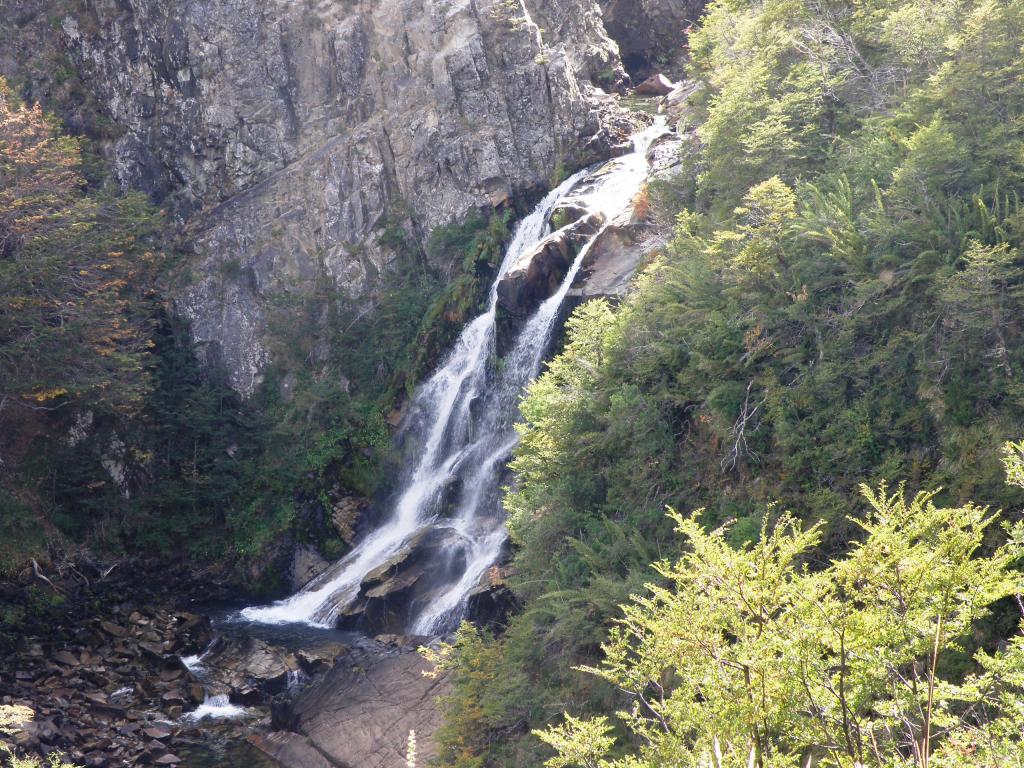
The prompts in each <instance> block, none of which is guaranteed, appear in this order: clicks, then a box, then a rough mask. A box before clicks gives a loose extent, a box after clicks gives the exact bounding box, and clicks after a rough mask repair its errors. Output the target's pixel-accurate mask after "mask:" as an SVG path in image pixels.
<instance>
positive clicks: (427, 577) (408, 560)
mask: <svg viewBox="0 0 1024 768" xmlns="http://www.w3.org/2000/svg"><path fill="white" fill-rule="evenodd" d="M454 552H461V548H460V547H459V546H458V542H457V539H456V534H455V532H454V531H453V530H452V529H449V528H444V527H427V528H423V529H422V530H421V531H420V532H419V533H418V534H416V535H414V536H413V537H412V538H411V539H410V540H409V541H408V542H406V544H405V545H404V546H403V547H402V548H401V549H399V550H398V551H397V552H395V554H394V555H392V556H391V557H390V558H388V559H387V560H385V561H384V562H383V563H381V564H380V565H379V566H378V567H376V568H374V569H373V570H372V571H370V572H369V573H367V574H366V576H365V577H363V581H362V584H360V588H359V594H358V595H357V596H356V598H355V599H354V600H353V601H352V602H351V603H350V604H349V605H348V606H347V607H346V608H345V610H344V611H342V614H341V616H340V617H339V619H338V625H339V626H340V627H341V628H343V629H357V630H360V631H363V632H367V633H370V634H377V633H381V632H401V631H402V630H403V628H404V627H406V626H407V625H408V624H409V621H410V619H411V618H412V616H413V614H414V613H415V611H416V610H417V609H418V608H422V606H423V605H425V604H426V603H428V602H429V601H430V600H431V598H432V596H433V593H434V591H435V590H436V589H437V588H438V587H439V586H440V585H442V584H444V583H446V582H447V581H449V580H450V579H452V578H455V577H456V576H457V575H458V574H459V573H460V571H461V569H462V568H464V567H465V562H464V558H460V557H459V556H453V554H452V553H454Z"/></svg>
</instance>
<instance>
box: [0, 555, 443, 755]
mask: <svg viewBox="0 0 1024 768" xmlns="http://www.w3.org/2000/svg"><path fill="white" fill-rule="evenodd" d="M120 569H121V573H119V574H118V573H110V572H107V573H106V574H103V572H102V571H101V570H99V569H96V570H97V573H96V574H93V578H92V579H89V577H88V576H86V575H84V574H82V571H85V570H86V568H85V566H83V565H81V564H80V565H79V567H77V568H75V569H74V572H75V573H78V574H80V578H79V577H75V576H71V575H70V574H71V571H70V570H68V571H67V572H66V573H65V575H66V578H62V577H61V574H60V573H59V572H54V573H50V574H44V573H39V574H36V575H33V576H32V577H31V582H32V583H31V584H29V585H26V584H24V583H22V584H18V585H14V584H10V585H5V587H6V593H5V594H4V595H2V597H4V598H5V599H7V600H8V601H10V602H9V603H8V607H9V608H10V609H12V610H14V609H17V608H18V604H17V601H19V600H20V601H21V602H22V603H24V605H22V606H21V607H20V609H21V610H22V611H23V612H24V616H25V619H24V623H23V625H22V626H21V628H20V631H19V632H17V633H16V634H11V635H7V636H5V637H4V638H3V640H4V650H3V654H2V658H3V667H2V670H0V703H2V704H7V705H21V706H25V707H28V708H29V709H31V710H32V711H33V712H34V718H33V719H32V720H31V721H26V722H24V723H22V724H21V727H20V730H19V731H18V732H17V733H15V734H13V735H12V736H10V737H8V738H7V739H6V740H7V741H8V742H10V743H12V744H13V745H14V746H15V747H16V748H17V750H18V751H19V752H21V753H23V754H30V755H32V754H34V755H39V756H47V755H49V754H51V753H54V752H57V753H60V754H62V755H64V756H66V758H67V759H69V760H72V761H74V762H75V763H76V764H78V765H82V766H92V767H95V768H107V767H110V768H113V767H114V766H137V765H154V766H182V767H184V766H191V767H192V768H205V766H218V768H232V766H238V767H239V768H241V767H242V766H244V768H266V767H267V766H274V765H284V766H293V767H294V768H310V767H311V766H312V767H314V768H315V767H316V766H320V765H323V766H359V768H363V767H364V766H380V768H386V767H388V766H398V765H403V764H404V762H403V761H404V749H405V744H406V741H407V738H408V734H409V732H410V731H415V732H416V733H417V734H418V747H419V749H418V751H419V754H420V755H421V757H424V759H425V758H427V757H429V756H430V755H431V754H433V751H434V745H433V744H432V742H431V740H430V734H431V733H432V732H433V730H434V729H435V728H436V726H437V724H438V721H439V714H438V708H437V703H436V699H437V697H438V696H439V695H442V694H443V693H444V692H445V691H446V690H447V681H446V680H445V678H444V676H440V677H429V676H425V675H424V674H423V672H425V671H429V670H428V664H427V662H426V661H425V660H424V659H423V658H422V657H421V656H420V655H419V654H418V653H416V648H417V646H418V645H419V644H420V643H421V642H423V641H424V640H425V639H424V638H414V637H401V636H395V635H381V636H378V637H376V638H369V637H365V636H362V635H355V634H351V633H348V634H346V633H341V632H337V631H334V630H318V629H313V628H308V627H301V626H292V627H274V626H253V625H249V624H245V623H240V622H238V621H237V620H234V619H233V617H234V616H235V614H234V612H233V611H230V610H223V609H221V610H219V611H217V612H214V613H212V616H213V619H214V620H213V621H212V622H211V617H210V614H208V613H206V612H204V611H203V610H201V609H196V608H195V607H194V606H193V605H189V604H188V598H187V597H182V598H179V600H180V601H182V602H178V603H172V602H168V601H167V598H166V597H161V595H168V594H173V591H172V590H166V591H163V590H160V589H159V585H160V584H161V583H163V581H164V580H167V579H170V580H171V581H174V582H175V583H176V584H177V588H178V593H177V594H179V595H186V596H187V595H189V594H192V595H196V594H201V595H204V596H206V597H213V598H217V597H221V596H222V594H223V593H224V592H226V590H225V589H224V588H223V587H221V586H220V585H218V584H216V583H209V582H204V581H203V580H202V579H197V578H196V576H195V574H193V573H191V572H189V571H188V570H187V569H184V568H183V569H181V570H180V571H175V570H174V569H171V570H169V571H164V572H163V574H162V575H159V576H157V575H153V574H149V573H145V575H143V571H144V569H143V571H140V566H138V565H125V564H122V565H121V566H120ZM140 583H145V584H147V585H148V586H147V587H146V588H139V587H138V586H137V585H138V584H140ZM183 585H185V586H186V587H188V588H186V589H183V588H182V587H183ZM28 601H35V605H29V604H28Z"/></svg>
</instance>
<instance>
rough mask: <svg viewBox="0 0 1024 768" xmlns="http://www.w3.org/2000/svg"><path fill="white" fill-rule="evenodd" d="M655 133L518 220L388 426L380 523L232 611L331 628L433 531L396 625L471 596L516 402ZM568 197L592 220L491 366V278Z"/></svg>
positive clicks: (424, 629) (447, 622)
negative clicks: (390, 491)
mask: <svg viewBox="0 0 1024 768" xmlns="http://www.w3.org/2000/svg"><path fill="white" fill-rule="evenodd" d="M664 131H665V128H664V123H663V122H661V121H659V122H658V123H656V124H655V125H654V126H651V127H650V128H647V129H645V130H644V131H642V132H640V133H638V134H637V135H636V136H635V137H634V138H633V151H632V152H631V153H629V154H626V155H623V156H621V157H618V158H615V159H612V160H610V161H608V162H606V163H604V164H602V165H601V166H600V167H598V168H596V169H595V168H590V169H586V170H583V171H580V172H579V173H576V174H575V175H573V176H572V177H571V178H569V179H567V180H566V181H564V182H563V183H562V184H560V185H559V186H558V187H557V188H556V189H554V190H552V191H551V192H550V193H548V194H547V195H546V196H545V197H544V199H543V200H541V201H540V203H538V204H537V206H536V207H535V208H534V210H533V211H532V212H531V213H530V214H529V215H528V216H526V217H525V218H524V219H522V220H521V221H520V222H519V224H518V226H517V227H516V229H515V232H514V235H513V237H512V240H511V242H510V243H509V245H508V247H507V249H506V251H505V255H504V258H503V260H502V264H501V266H500V267H499V269H498V273H497V276H496V277H495V280H494V283H493V284H492V286H491V289H490V294H489V296H488V300H487V307H486V310H485V311H484V312H483V313H482V314H480V315H479V316H478V317H476V318H475V319H474V320H472V321H471V322H470V323H468V324H467V325H466V326H465V328H464V329H463V330H462V332H461V334H460V335H459V337H458V340H457V341H456V343H455V345H454V347H453V348H452V350H451V351H450V352H449V353H448V355H447V357H446V358H445V360H444V362H443V364H442V365H441V366H440V368H438V370H437V371H436V372H435V373H434V374H433V375H432V376H431V377H430V378H429V379H428V380H427V381H426V382H425V383H424V384H422V385H421V386H420V387H419V388H418V389H417V391H416V393H415V395H414V396H413V398H412V401H411V405H410V408H409V411H408V414H407V416H406V418H405V419H404V421H403V425H402V427H401V429H400V431H399V434H398V440H399V442H400V445H401V446H402V448H403V452H404V455H406V456H410V457H412V458H411V460H410V461H408V463H407V466H406V467H405V468H404V470H403V471H402V474H401V480H400V482H399V484H398V491H397V492H396V493H395V494H394V495H393V496H392V499H393V501H392V502H391V504H390V505H389V506H390V513H389V514H388V515H387V516H386V517H385V520H384V522H383V524H382V525H380V526H379V527H378V528H377V529H376V530H374V531H371V532H370V533H368V534H367V535H366V536H365V538H364V539H363V540H362V541H361V542H359V543H358V544H357V545H356V547H355V548H354V549H353V550H352V551H351V552H350V553H349V554H348V555H346V556H345V557H343V558H342V559H341V560H339V561H338V562H336V563H335V564H333V565H332V566H331V567H330V568H328V569H327V570H326V571H325V572H324V573H322V574H321V575H320V576H318V577H317V578H315V579H314V580H313V581H311V582H310V583H309V584H307V585H306V586H305V587H304V588H302V589H301V590H300V591H299V592H297V593H296V594H294V595H292V596H291V597H289V598H287V599H284V600H281V601H279V602H276V603H274V604H272V605H268V606H256V607H250V608H245V609H244V610H242V611H241V612H240V613H239V614H238V615H237V617H236V619H237V620H242V621H247V622H262V623H272V624H273V623H277V624H281V623H304V624H310V625H314V626H321V627H332V626H334V624H335V622H336V621H337V619H338V617H339V615H340V614H341V613H342V612H343V611H344V610H345V609H346V607H347V606H349V605H350V604H351V603H352V602H353V601H354V600H356V599H357V597H358V596H359V592H360V588H361V585H362V584H363V582H364V580H365V579H366V577H367V575H368V574H370V573H371V572H373V571H374V570H375V569H379V568H381V567H382V566H385V565H386V564H388V563H389V561H393V559H394V558H396V556H397V555H399V553H401V552H403V550H404V549H407V548H409V547H411V546H414V544H415V542H417V541H419V540H421V539H422V538H423V536H424V535H425V534H427V533H432V534H435V535H438V536H440V537H442V538H441V539H440V541H442V542H443V546H440V547H438V548H437V554H435V555H434V557H435V558H436V560H437V561H436V562H432V563H431V564H430V566H431V567H430V571H431V573H432V574H433V577H434V579H435V583H434V584H433V585H432V588H431V589H430V590H428V591H427V592H426V594H425V595H423V596H422V597H421V598H420V599H419V600H418V601H415V602H413V604H412V605H410V606H409V611H408V613H409V615H408V617H407V619H406V631H407V632H408V633H409V634H414V635H438V634H442V633H444V632H447V631H450V630H452V629H453V628H454V627H455V626H457V624H458V622H459V621H460V620H461V618H462V617H463V615H464V613H465V609H466V602H467V598H468V596H469V594H470V593H471V592H472V590H473V589H474V588H476V587H477V586H478V585H479V584H480V582H481V580H482V579H483V578H484V577H485V575H486V573H487V570H488V569H489V568H490V567H491V566H492V565H494V564H495V563H496V561H497V560H498V558H499V556H500V554H501V550H502V547H503V545H504V542H505V540H506V538H507V532H506V528H505V519H504V513H503V510H502V506H501V487H500V483H501V472H502V469H503V467H504V464H505V462H506V461H507V459H508V458H509V456H510V454H511V452H512V450H513V449H514V448H515V445H516V441H517V434H516V431H515V428H514V424H515V420H516V418H517V417H518V403H519V399H520V397H521V396H522V394H523V391H524V389H525V387H526V386H527V385H528V384H529V383H530V382H531V381H532V380H533V379H534V378H535V377H536V376H537V374H538V373H539V371H540V368H541V365H542V362H543V360H544V356H545V354H546V353H547V351H548V349H549V346H550V343H551V339H552V335H553V333H554V331H555V326H556V321H557V319H558V316H559V311H560V309H561V307H562V304H563V302H564V300H565V297H566V294H567V293H568V291H569V288H570V287H571V286H572V283H573V281H574V280H575V278H576V276H577V273H578V271H579V269H580V266H581V264H582V263H583V261H584V259H585V258H586V255H587V253H588V251H589V250H590V248H591V247H592V246H593V244H594V243H595V242H596V240H597V239H598V237H600V235H601V233H602V232H603V230H604V228H605V227H606V226H607V224H608V222H610V221H611V220H612V219H614V218H615V216H616V215H618V214H620V213H621V212H622V211H624V210H625V209H626V208H627V207H628V206H629V205H630V203H631V201H632V199H633V198H634V196H635V195H636V193H637V192H638V191H639V190H640V188H641V185H642V184H643V182H644V179H645V177H646V175H647V171H648V165H647V160H646V152H647V149H648V147H649V146H650V144H651V142H652V141H653V140H654V139H655V138H656V137H657V136H659V135H661V134H662V133H664ZM566 204H571V205H572V206H574V207H576V208H581V209H583V210H584V211H586V212H587V214H588V215H591V216H596V217H597V221H598V222H600V226H598V227H597V230H596V232H594V233H593V234H591V235H590V236H589V238H588V239H587V240H586V242H585V243H584V244H583V245H582V247H581V248H580V249H579V251H578V253H577V254H576V256H575V259H574V261H573V263H572V265H571V266H570V268H569V270H568V271H567V272H566V274H565V276H564V278H563V279H562V281H561V283H560V285H559V286H558V288H557V289H556V290H555V292H554V293H553V294H552V295H551V296H549V297H548V298H547V299H545V300H544V301H542V303H541V304H540V305H539V307H538V308H537V309H536V310H535V311H534V313H533V315H532V316H531V317H529V319H528V320H527V321H526V322H525V323H524V324H523V325H522V327H521V328H520V330H519V331H518V335H517V336H516V337H515V340H514V341H513V343H512V344H511V347H510V349H509V351H508V353H507V354H506V355H505V357H504V359H503V360H502V361H501V364H495V358H496V349H495V336H496V330H495V319H496V316H497V311H498V285H499V283H500V282H501V280H502V278H503V277H504V276H505V275H506V273H507V272H508V271H509V269H510V268H511V267H512V266H513V265H515V264H516V262H517V261H518V260H520V259H521V258H522V257H523V256H524V255H525V254H528V253H529V252H530V251H531V250H532V249H534V248H535V247H536V246H537V245H538V243H540V242H541V241H542V240H543V239H544V238H545V237H548V236H549V235H551V234H552V233H551V228H550V224H549V220H550V216H551V213H552V211H553V210H555V209H556V207H558V206H560V205H566ZM452 489H455V490H454V499H452V495H453V491H452Z"/></svg>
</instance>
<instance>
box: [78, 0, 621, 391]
mask: <svg viewBox="0 0 1024 768" xmlns="http://www.w3.org/2000/svg"><path fill="white" fill-rule="evenodd" d="M59 29H60V34H61V35H62V37H63V42H64V44H65V45H66V46H67V49H68V51H69V53H70V56H71V59H72V60H73V61H74V63H75V66H76V67H77V69H78V70H79V71H80V73H81V76H82V79H83V81H84V83H85V84H86V86H87V88H88V89H89V90H90V91H91V92H92V93H93V94H95V95H96V97H97V99H98V101H99V103H100V104H101V105H102V108H103V110H104V111H105V112H106V114H107V116H108V117H109V118H110V119H111V120H112V121H113V122H114V123H115V124H116V125H117V126H118V128H119V135H118V137H117V138H116V139H115V140H114V141H113V142H112V143H111V145H110V147H109V155H110V157H111V158H112V162H113V168H114V172H115V174H116V177H117V179H118V180H119V181H120V182H121V183H122V184H123V185H124V186H126V187H129V186H130V187H135V188H141V189H144V190H146V191H148V192H150V193H151V194H153V195H154V196H155V197H156V198H157V199H163V200H164V201H165V202H166V204H167V205H168V206H169V208H170V209H171V210H172V211H174V212H175V214H176V216H177V217H178V219H179V221H180V222H181V224H182V225H183V227H184V229H185V231H186V232H187V233H188V234H187V238H186V247H187V248H188V249H190V250H191V252H192V253H193V255H192V257H191V259H190V261H189V264H188V265H187V269H183V270H182V273H181V275H182V277H181V280H180V282H179V284H178V285H177V286H176V287H175V289H174V292H173V298H174V301H175V305H176V307H177V308H178V310H179V311H180V312H181V313H182V314H183V315H185V316H186V317H187V318H188V319H189V320H191V322H192V328H193V333H194V335H195V339H196V341H197V343H198V345H199V349H200V351H201V352H203V353H205V354H206V356H207V358H208V359H214V358H215V359H216V360H217V361H219V362H222V363H224V364H225V365H226V367H227V369H228V371H229V372H230V374H231V381H232V384H233V385H234V386H235V387H236V388H237V389H239V390H240V391H242V392H243V393H249V392H251V391H252V390H253V389H254V388H255V386H256V385H257V384H258V383H259V381H260V378H261V373H262V371H263V369H264V367H265V366H266V364H267V363H268V362H269V360H270V350H269V345H268V343H267V333H268V330H267V325H268V312H269V309H268V307H269V305H270V302H271V301H272V300H273V299H274V297H280V296H282V295H284V296H290V297H292V298H297V299H298V300H299V301H300V302H301V301H302V297H303V296H305V295H307V294H312V292H313V291H314V289H315V288H316V286H317V284H318V281H323V280H326V281H327V282H328V284H329V285H330V286H331V287H332V288H333V289H334V290H336V291H337V292H338V293H339V294H340V295H341V296H342V297H344V298H345V299H347V300H348V301H350V302H351V303H353V304H354V305H357V306H360V307H362V306H366V305H369V304H370V303H372V300H373V297H374V293H375V291H376V290H378V289H379V286H380V285H381V279H380V278H381V276H382V275H385V276H386V275H388V270H389V266H390V265H391V263H392V261H393V260H394V258H395V256H396V254H395V253H394V251H393V249H391V248H389V247H387V246H385V245H383V244H382V243H381V242H380V235H381V230H382V225H383V224H384V223H385V221H386V222H387V223H388V224H389V225H391V226H392V227H400V228H402V229H403V230H404V231H405V232H406V233H407V235H406V239H407V242H409V243H410V244H411V245H412V246H413V247H420V248H422V246H423V244H424V243H425V241H426V238H427V235H428V234H429V232H430V231H431V230H432V229H433V228H434V227H436V226H438V225H442V224H446V223H450V222H453V221H456V220H458V219H460V218H462V217H464V216H465V215H466V214H467V213H468V212H469V211H471V210H473V209H476V208H481V207H487V206H490V205H494V204H500V203H502V202H503V201H505V200H506V199H508V198H509V197H510V196H512V195H516V194H518V193H522V192H524V191H526V190H533V189H538V188H541V187H544V186H546V185H547V184H548V183H549V182H550V180H551V177H552V175H553V173H554V170H555V168H556V167H558V166H560V165H561V166H568V167H575V166H579V165H581V164H584V163H586V162H590V161H593V160H595V159H597V158H599V157H601V156H603V155H604V154H606V153H607V152H608V151H609V149H610V147H611V145H612V144H613V143H614V141H615V140H616V139H617V137H614V136H611V135H610V132H609V131H608V130H607V129H606V128H605V127H604V121H603V120H602V110H606V109H609V108H610V105H609V104H608V102H607V99H606V98H604V97H603V94H602V93H601V92H600V91H598V90H597V89H595V88H594V86H593V85H591V83H590V78H591V77H596V76H598V75H601V76H602V77H606V76H607V75H608V73H609V72H612V73H613V75H614V76H616V77H617V76H619V74H621V68H619V66H618V58H617V50H616V47H615V45H614V43H612V42H611V41H610V40H609V39H608V37H607V36H606V35H605V34H604V31H603V27H602V24H601V17H600V11H599V9H598V7H597V5H596V4H595V3H594V2H593V0H527V2H525V3H524V2H522V0H368V1H365V2H351V1H350V0H185V1H184V2H177V3H165V2H158V1H157V0H117V1H115V0H84V1H83V3H82V9H81V10H77V11H70V12H68V13H66V14H65V15H64V16H63V17H62V18H61V20H60V23H59ZM615 73H618V74H615ZM434 266H435V267H437V268H440V269H448V268H450V267H451V265H449V264H436V265H434ZM391 279H400V276H395V277H393V278H391Z"/></svg>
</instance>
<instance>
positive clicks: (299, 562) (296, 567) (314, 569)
mask: <svg viewBox="0 0 1024 768" xmlns="http://www.w3.org/2000/svg"><path fill="white" fill-rule="evenodd" d="M330 565H331V564H330V563H329V562H327V561H326V560H325V559H324V558H323V557H321V556H320V553H319V552H317V551H316V550H315V549H313V548H312V547H309V546H305V545H299V546H297V547H296V548H295V552H294V553H293V554H292V567H291V570H290V571H289V574H288V578H289V582H290V583H291V588H292V591H293V592H294V591H297V590H299V589H302V588H303V587H304V586H306V585H307V584H308V583H309V582H311V581H312V580H313V579H315V578H316V577H317V576H319V575H320V574H321V573H323V572H324V571H326V570H327V569H328V568H329V567H330Z"/></svg>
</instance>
